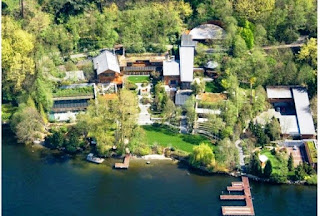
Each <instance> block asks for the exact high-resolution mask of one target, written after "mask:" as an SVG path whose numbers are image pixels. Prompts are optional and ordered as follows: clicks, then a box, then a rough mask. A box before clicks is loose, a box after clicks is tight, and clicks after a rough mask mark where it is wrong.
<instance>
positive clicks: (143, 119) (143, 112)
mask: <svg viewBox="0 0 320 216" xmlns="http://www.w3.org/2000/svg"><path fill="white" fill-rule="evenodd" d="M136 85H137V86H138V88H137V90H138V92H140V89H141V88H147V89H148V91H149V92H150V89H151V86H150V84H149V85H148V86H146V87H141V85H142V83H136ZM143 97H148V98H150V99H151V95H150V93H149V94H148V96H142V95H141V94H139V95H138V100H139V102H138V103H139V108H140V113H139V118H138V124H139V125H149V124H153V121H152V120H151V115H150V113H149V112H148V109H149V107H150V106H151V104H150V103H148V104H142V103H141V99H142V98H143Z"/></svg>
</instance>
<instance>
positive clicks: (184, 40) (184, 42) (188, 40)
mask: <svg viewBox="0 0 320 216" xmlns="http://www.w3.org/2000/svg"><path fill="white" fill-rule="evenodd" d="M196 44H197V42H196V41H193V40H192V36H191V35H187V34H182V36H181V46H191V47H195V46H196Z"/></svg>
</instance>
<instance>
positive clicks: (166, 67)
mask: <svg viewBox="0 0 320 216" xmlns="http://www.w3.org/2000/svg"><path fill="white" fill-rule="evenodd" d="M179 75H180V71H179V63H178V62H177V61H174V60H171V61H163V76H179Z"/></svg>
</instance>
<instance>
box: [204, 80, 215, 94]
mask: <svg viewBox="0 0 320 216" xmlns="http://www.w3.org/2000/svg"><path fill="white" fill-rule="evenodd" d="M214 90H215V86H214V84H213V82H206V87H205V91H206V92H214Z"/></svg>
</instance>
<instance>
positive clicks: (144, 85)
mask: <svg viewBox="0 0 320 216" xmlns="http://www.w3.org/2000/svg"><path fill="white" fill-rule="evenodd" d="M148 83H149V82H148V81H143V82H142V84H141V87H146V86H148Z"/></svg>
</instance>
